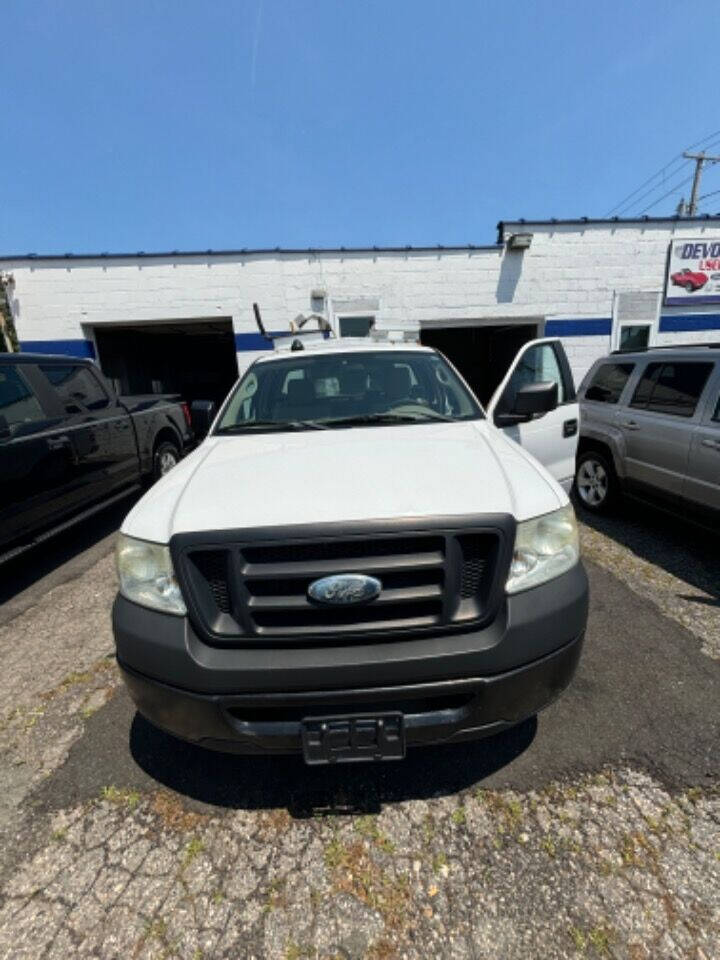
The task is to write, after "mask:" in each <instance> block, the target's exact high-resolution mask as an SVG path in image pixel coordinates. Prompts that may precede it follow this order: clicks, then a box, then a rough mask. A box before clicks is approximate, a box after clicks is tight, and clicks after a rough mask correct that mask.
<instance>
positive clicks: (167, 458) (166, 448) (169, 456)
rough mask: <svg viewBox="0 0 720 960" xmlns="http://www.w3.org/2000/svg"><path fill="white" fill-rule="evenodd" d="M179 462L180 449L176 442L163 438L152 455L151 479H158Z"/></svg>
mask: <svg viewBox="0 0 720 960" xmlns="http://www.w3.org/2000/svg"><path fill="white" fill-rule="evenodd" d="M178 463H180V451H179V450H178V447H177V444H175V443H172V442H171V441H170V440H165V441H164V442H163V443H161V444H159V446H158V448H157V450H156V451H155V455H154V456H153V479H154V480H159V479H160V477H164V476H165V474H166V473H170V471H171V470H172V468H173V467H176V466H177V465H178Z"/></svg>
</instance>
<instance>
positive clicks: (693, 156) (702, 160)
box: [683, 151, 720, 217]
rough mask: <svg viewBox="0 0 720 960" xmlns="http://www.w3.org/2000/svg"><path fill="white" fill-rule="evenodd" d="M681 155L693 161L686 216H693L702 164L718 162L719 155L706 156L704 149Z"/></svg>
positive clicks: (695, 210) (695, 208)
mask: <svg viewBox="0 0 720 960" xmlns="http://www.w3.org/2000/svg"><path fill="white" fill-rule="evenodd" d="M683 156H684V157H687V159H688V160H694V161H695V176H694V177H693V185H692V193H691V194H690V203H688V205H687V216H688V217H694V216H695V214H696V213H697V202H698V193H699V192H700V180H701V179H702V170H703V165H704V164H706V163H720V157H706V156H705V152H704V151H702V152H701V153H684V154H683Z"/></svg>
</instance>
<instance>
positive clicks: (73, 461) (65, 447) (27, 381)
mask: <svg viewBox="0 0 720 960" xmlns="http://www.w3.org/2000/svg"><path fill="white" fill-rule="evenodd" d="M192 436H193V434H192V430H191V426H190V411H189V410H188V407H187V404H185V403H182V402H181V401H180V399H179V398H178V397H177V396H164V395H158V394H149V395H147V396H133V397H118V396H116V394H115V391H114V390H113V388H112V386H111V385H110V383H108V381H107V380H106V379H105V377H104V376H103V375H102V373H101V372H100V370H99V369H98V367H97V366H96V365H95V364H94V363H93V362H92V361H90V360H77V359H75V358H74V357H57V356H44V355H39V354H0V563H1V562H3V561H4V560H8V559H10V557H13V556H16V555H17V554H19V553H21V552H22V551H23V550H25V549H27V548H29V547H31V546H33V545H34V544H36V543H38V542H40V541H42V540H45V539H47V537H49V536H51V535H52V534H54V533H57V532H58V531H59V530H61V529H64V528H65V527H67V526H70V525H71V524H73V523H76V522H77V521H78V520H80V519H83V518H85V517H87V516H89V515H90V514H92V513H94V512H95V511H97V510H100V509H102V508H103V507H105V506H107V505H108V504H110V503H112V502H113V501H115V500H119V499H120V498H121V497H124V496H126V495H127V494H128V493H129V492H130V491H131V490H132V489H133V488H134V487H139V486H140V484H141V483H142V482H143V481H144V480H146V479H149V480H152V479H154V478H157V477H159V476H162V475H163V474H164V473H167V471H168V470H170V469H172V467H173V466H174V465H175V464H176V463H177V462H178V460H179V459H180V458H181V456H182V455H183V453H184V452H185V450H186V448H187V447H188V445H189V444H190V443H191V441H192Z"/></svg>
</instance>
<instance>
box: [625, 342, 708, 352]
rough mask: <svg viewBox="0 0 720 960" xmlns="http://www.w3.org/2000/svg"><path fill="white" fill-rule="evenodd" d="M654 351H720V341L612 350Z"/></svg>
mask: <svg viewBox="0 0 720 960" xmlns="http://www.w3.org/2000/svg"><path fill="white" fill-rule="evenodd" d="M654 350H720V341H717V342H714V343H663V344H660V345H658V346H656V347H635V348H633V349H632V350H611V351H610V352H611V354H613V355H614V354H616V353H652V352H653V351H654Z"/></svg>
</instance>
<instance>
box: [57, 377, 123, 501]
mask: <svg viewBox="0 0 720 960" xmlns="http://www.w3.org/2000/svg"><path fill="white" fill-rule="evenodd" d="M39 368H40V370H41V371H42V373H43V374H44V375H45V376H46V377H47V379H48V380H49V381H50V384H51V385H52V387H53V388H54V390H55V393H56V395H57V397H58V400H59V401H60V404H61V405H62V408H63V412H64V415H65V425H66V429H67V433H68V436H69V437H70V439H71V441H72V444H73V451H74V455H75V460H76V464H77V479H78V483H79V487H80V488H81V491H80V490H79V492H81V496H82V497H83V499H84V501H85V502H86V503H89V502H91V501H92V500H94V499H97V498H100V497H104V496H107V495H108V494H110V493H111V492H112V491H113V490H115V489H117V488H118V487H121V486H123V485H124V484H126V483H129V482H131V481H133V480H136V479H137V472H138V462H137V453H136V447H135V439H134V433H133V428H132V422H131V419H130V416H129V415H128V414H127V413H126V412H125V410H124V409H123V408H121V407H118V405H117V401H116V400H115V398H114V397H111V396H110V395H109V394H108V392H107V390H106V389H105V387H104V386H103V385H102V383H101V382H100V380H99V379H98V378H97V377H96V376H95V374H94V373H93V371H92V369H91V368H90V366H89V365H87V364H82V363H72V362H62V361H60V362H57V361H47V362H41V363H40V364H39Z"/></svg>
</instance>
